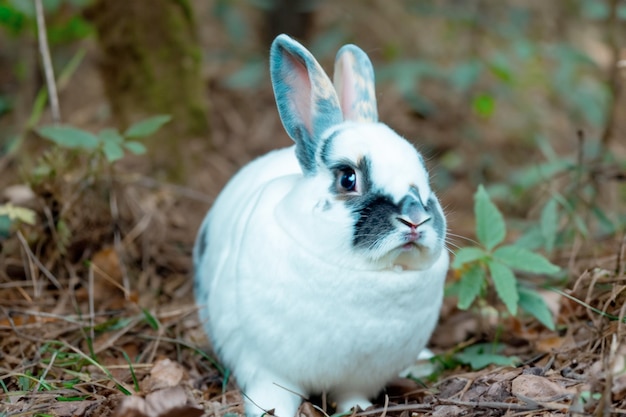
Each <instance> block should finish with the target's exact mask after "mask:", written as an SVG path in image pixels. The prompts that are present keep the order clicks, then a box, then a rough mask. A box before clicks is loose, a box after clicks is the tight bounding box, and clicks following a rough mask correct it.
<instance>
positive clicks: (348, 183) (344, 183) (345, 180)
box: [337, 168, 357, 192]
mask: <svg viewBox="0 0 626 417" xmlns="http://www.w3.org/2000/svg"><path fill="white" fill-rule="evenodd" d="M356 184H357V178H356V172H355V171H354V169H352V168H343V169H341V170H340V171H339V175H338V176H337V186H338V187H337V188H339V190H341V191H344V192H350V191H356Z"/></svg>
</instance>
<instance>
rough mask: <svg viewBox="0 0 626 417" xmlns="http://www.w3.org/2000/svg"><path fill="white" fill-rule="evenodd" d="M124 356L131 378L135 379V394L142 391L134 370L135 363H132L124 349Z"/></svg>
mask: <svg viewBox="0 0 626 417" xmlns="http://www.w3.org/2000/svg"><path fill="white" fill-rule="evenodd" d="M122 355H124V359H126V362H128V369H129V370H130V376H131V378H132V379H133V385H134V386H135V392H139V391H141V389H140V388H139V381H137V376H136V375H135V368H133V363H132V362H131V361H130V358H129V357H128V354H127V353H126V351H125V350H123V349H122Z"/></svg>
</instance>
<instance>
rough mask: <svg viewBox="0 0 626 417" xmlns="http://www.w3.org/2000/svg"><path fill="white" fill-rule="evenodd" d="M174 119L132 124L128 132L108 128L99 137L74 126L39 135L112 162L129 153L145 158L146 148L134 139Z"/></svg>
mask: <svg viewBox="0 0 626 417" xmlns="http://www.w3.org/2000/svg"><path fill="white" fill-rule="evenodd" d="M170 120H171V116H169V115H160V116H153V117H150V118H148V119H145V120H142V121H139V122H137V123H135V124H133V125H131V126H130V127H129V128H128V129H126V130H125V131H124V133H120V132H119V131H118V130H117V129H113V128H107V129H103V130H101V131H100V132H99V133H98V134H97V135H95V134H93V133H91V132H88V131H86V130H82V129H78V128H76V127H73V126H53V125H51V126H43V127H40V128H39V129H37V130H36V131H37V133H38V134H39V135H40V136H42V137H44V138H46V139H49V140H51V141H52V142H54V143H55V144H57V145H58V146H60V147H62V148H66V149H77V150H84V151H87V152H88V153H91V154H93V155H96V156H98V155H100V156H102V157H104V158H105V159H106V161H108V162H115V161H117V160H119V159H122V158H123V157H124V154H125V152H126V151H128V152H130V153H132V154H135V155H141V154H144V153H145V152H146V147H145V146H144V145H143V144H142V143H141V142H138V141H136V140H134V139H139V138H144V137H146V136H150V135H152V134H154V133H155V132H156V131H157V130H159V128H160V127H161V126H163V125H164V124H165V123H167V122H169V121H170Z"/></svg>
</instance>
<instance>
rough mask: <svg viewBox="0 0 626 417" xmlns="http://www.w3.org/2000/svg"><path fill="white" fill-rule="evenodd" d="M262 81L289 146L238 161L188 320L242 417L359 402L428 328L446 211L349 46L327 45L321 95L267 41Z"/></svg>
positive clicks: (398, 366)
mask: <svg viewBox="0 0 626 417" xmlns="http://www.w3.org/2000/svg"><path fill="white" fill-rule="evenodd" d="M270 73H271V77H272V85H273V88H274V93H275V96H276V103H277V105H278V111H279V113H280V117H281V120H282V122H283V125H284V127H285V130H286V131H287V133H288V134H289V136H290V137H291V138H292V139H293V140H294V142H295V145H294V146H292V147H289V148H285V149H281V150H277V151H273V152H270V153H268V154H267V155H265V156H263V157H260V158H258V159H257V160H255V161H253V162H251V163H250V164H248V165H247V166H245V167H244V168H243V169H242V170H241V171H240V172H239V173H238V174H237V175H236V176H235V177H234V178H233V179H232V180H231V181H230V182H229V183H228V185H227V186H226V187H225V189H224V190H223V191H222V193H221V194H220V195H219V197H218V198H217V200H216V201H215V204H214V206H213V208H212V209H211V210H210V211H209V213H208V215H207V217H206V219H205V220H204V222H203V224H202V226H201V228H200V231H199V235H198V238H197V242H196V246H195V248H194V265H195V291H196V301H197V303H198V305H199V306H200V317H201V320H202V321H203V323H204V326H205V328H206V331H207V333H208V335H209V337H210V339H211V340H212V343H213V348H214V350H215V352H216V354H217V355H218V357H219V358H220V360H221V361H223V363H224V364H225V365H226V366H227V367H229V369H231V371H232V373H233V375H234V376H235V378H236V380H237V382H238V384H239V386H240V388H241V390H242V392H243V395H244V398H245V402H246V404H245V407H246V414H247V415H248V416H259V415H261V414H262V413H264V412H267V411H270V410H274V414H275V415H277V416H279V417H293V416H295V414H296V412H297V410H298V407H299V405H300V403H301V401H302V397H306V396H308V395H312V394H319V393H322V392H327V393H328V395H329V398H330V399H331V400H333V401H335V402H336V403H337V408H338V410H339V411H345V410H349V409H350V408H352V407H354V406H360V407H361V408H366V407H367V406H369V405H371V403H370V402H369V400H370V399H371V398H372V397H374V396H376V395H377V394H378V393H379V392H380V391H381V390H382V389H383V388H384V386H385V384H386V383H387V382H388V381H389V380H390V379H392V378H394V377H395V376H397V375H398V373H399V372H400V371H401V370H402V369H403V368H405V367H407V366H409V365H411V364H412V363H413V362H414V361H415V360H416V358H417V356H418V354H419V353H420V351H421V350H422V349H423V348H424V346H425V345H426V343H427V341H428V339H429V338H430V335H431V333H432V331H433V328H434V327H435V324H436V322H437V319H438V316H439V309H440V306H441V301H442V297H443V284H444V279H445V275H446V271H447V269H448V262H449V261H448V253H447V250H446V249H445V247H444V241H445V233H446V222H445V218H444V215H443V212H442V209H441V207H440V205H439V202H438V201H437V198H436V197H435V194H434V193H433V191H432V190H431V189H430V186H429V182H428V173H427V171H426V168H425V166H424V161H423V159H422V157H421V156H420V154H419V153H418V152H417V151H416V150H415V148H414V147H413V146H412V145H411V144H409V143H408V142H407V141H406V140H404V139H403V138H401V137H400V136H399V135H397V134H396V133H394V132H393V131H392V130H391V129H390V128H389V127H387V126H386V125H384V124H381V123H378V121H377V119H378V115H377V110H376V98H375V93H374V74H373V70H372V64H371V62H370V61H369V58H368V57H367V55H366V54H365V53H364V52H363V51H362V50H361V49H359V48H358V47H356V46H354V45H346V46H344V47H343V48H341V50H340V51H339V52H338V54H337V58H336V62H335V74H334V82H335V84H334V87H333V84H332V82H331V81H330V79H329V78H328V76H327V75H326V74H325V73H324V71H323V70H322V68H321V67H320V65H319V64H318V63H317V61H316V60H315V58H313V56H312V55H311V54H310V52H309V51H307V50H306V49H305V48H304V47H303V46H302V45H300V44H299V43H298V42H296V41H295V40H293V39H291V38H290V37H288V36H286V35H280V36H278V37H277V38H276V40H275V41H274V42H273V44H272V47H271V53H270Z"/></svg>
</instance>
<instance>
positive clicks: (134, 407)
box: [115, 386, 204, 417]
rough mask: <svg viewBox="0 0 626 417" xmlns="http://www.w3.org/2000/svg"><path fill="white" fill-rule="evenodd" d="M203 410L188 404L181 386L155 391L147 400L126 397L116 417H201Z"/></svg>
mask: <svg viewBox="0 0 626 417" xmlns="http://www.w3.org/2000/svg"><path fill="white" fill-rule="evenodd" d="M203 414H204V412H203V411H202V409H200V408H198V407H196V406H195V405H192V404H188V400H187V395H186V394H185V390H183V388H181V387H180V386H178V387H174V388H167V389H163V390H160V391H155V392H153V393H151V394H148V395H147V396H146V398H145V399H144V398H141V397H135V396H133V397H126V398H125V399H124V401H122V404H121V405H120V407H119V408H118V409H117V411H116V413H115V416H116V417H200V416H202V415H203Z"/></svg>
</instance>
